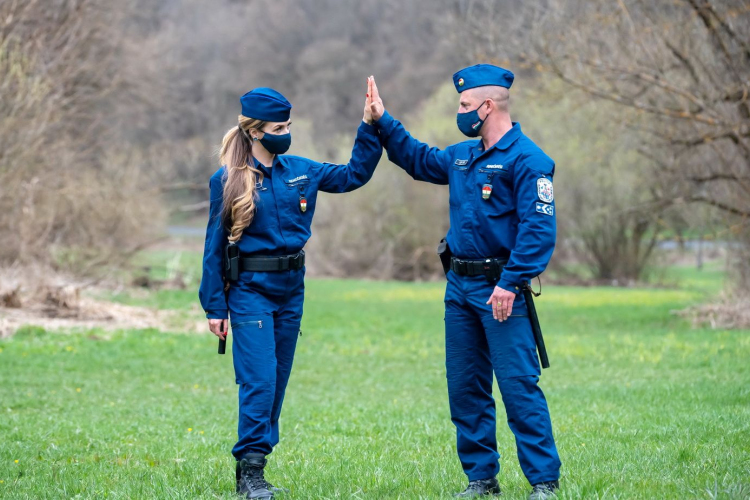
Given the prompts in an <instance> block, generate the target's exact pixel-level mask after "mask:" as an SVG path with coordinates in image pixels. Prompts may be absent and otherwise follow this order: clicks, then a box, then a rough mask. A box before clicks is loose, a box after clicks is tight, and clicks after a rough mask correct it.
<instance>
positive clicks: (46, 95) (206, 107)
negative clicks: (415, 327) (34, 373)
mask: <svg viewBox="0 0 750 500" xmlns="http://www.w3.org/2000/svg"><path fill="white" fill-rule="evenodd" d="M584 7H585V8H584ZM749 24H750V7H748V3H747V2H745V1H741V0H726V1H721V2H719V1H715V0H714V1H703V2H698V1H697V0H675V1H673V2H668V3H661V2H660V3H657V4H652V3H648V2H644V1H641V0H623V1H622V2H585V4H584V3H583V2H568V1H562V0H560V1H558V0H548V1H546V2H542V3H538V4H536V3H535V4H534V5H530V4H528V3H526V4H523V6H522V7H520V6H519V4H518V3H517V2H512V1H510V0H437V1H434V0H433V1H427V0H414V1H410V2H396V1H393V0H382V1H378V2H347V1H345V0H316V1H314V2H313V1H312V0H295V1H291V0H275V1H271V0H251V1H239V0H218V1H216V2H211V3H208V2H200V1H198V0H161V1H156V2H154V1H149V2H147V1H145V0H125V1H123V2H119V3H116V4H111V3H110V2H105V1H103V0H49V1H36V0H31V1H25V2H20V1H6V2H3V3H2V4H0V96H2V98H1V99H0V116H2V119H1V120H0V237H1V238H2V241H3V244H2V245H0V262H1V263H2V265H3V266H5V267H23V266H29V265H31V266H37V265H39V264H44V265H45V266H48V267H49V268H53V269H58V270H62V271H65V272H70V273H73V274H75V275H80V276H97V275H100V274H101V273H102V271H106V270H111V269H115V268H118V267H121V266H123V265H127V262H128V259H129V258H130V256H132V255H133V254H134V253H135V252H137V251H138V250H140V249H142V248H144V247H147V246H148V245H150V244H152V243H153V242H154V241H158V239H159V238H161V237H162V236H163V235H164V233H165V228H166V227H167V225H168V224H169V223H170V222H171V223H175V222H176V223H180V224H182V223H186V224H199V223H201V221H202V220H204V219H205V217H206V213H207V212H206V197H207V189H206V188H207V180H208V177H209V176H210V175H211V174H212V173H213V172H214V171H215V169H216V168H218V159H217V157H216V154H215V153H216V149H217V147H218V145H219V142H220V139H221V137H222V135H223V133H224V132H225V131H226V130H227V129H228V128H230V127H231V126H233V125H234V124H236V118H237V114H238V97H239V96H240V95H241V94H243V93H244V92H246V91H247V90H249V89H251V88H253V87H257V86H272V87H274V88H277V89H278V90H280V91H281V92H282V93H284V94H285V95H286V96H287V97H288V98H289V99H290V100H291V101H292V103H293V105H294V115H293V117H294V121H295V125H294V141H293V145H292V150H291V151H290V153H291V154H297V155H302V156H308V157H311V158H313V159H317V160H321V161H337V162H346V161H347V159H348V156H349V152H350V148H351V144H352V140H353V136H354V132H355V130H356V127H357V124H358V122H359V120H360V118H361V113H362V111H361V110H362V101H363V98H364V93H365V89H366V86H365V79H366V77H367V76H368V75H370V74H373V75H375V76H376V78H377V80H378V84H379V87H380V90H381V94H382V95H383V97H384V100H385V104H386V107H387V109H388V110H389V111H390V112H391V113H392V114H393V115H394V116H396V117H398V118H400V119H402V121H403V122H404V123H405V124H406V125H407V128H408V129H409V130H410V131H411V132H412V133H413V135H414V136H416V137H417V138H419V139H421V140H423V141H425V142H428V143H430V144H434V145H437V146H446V145H448V144H450V143H453V142H457V141H459V140H462V138H463V137H462V136H461V135H460V133H459V132H458V130H457V129H456V127H455V112H456V105H457V104H456V103H457V96H456V93H455V90H454V89H453V88H452V85H451V80H450V76H451V75H452V73H453V72H455V71H456V70H458V69H460V68H461V67H464V66H467V65H470V64H474V63H479V62H491V63H495V64H500V65H503V66H506V67H508V68H509V69H511V70H513V71H514V72H515V73H516V75H517V78H516V83H515V85H514V87H513V89H512V104H511V114H512V116H513V118H514V120H518V121H520V122H521V123H522V125H523V128H524V131H525V132H526V133H527V134H528V135H529V136H530V137H531V138H532V139H534V140H535V141H536V142H537V143H538V144H539V145H540V146H541V147H542V148H543V149H545V151H547V152H548V153H549V154H550V156H552V157H553V158H554V159H555V160H556V163H557V174H556V177H555V184H556V194H557V201H556V203H557V207H558V224H559V235H558V247H557V250H556V253H555V257H554V261H553V263H552V268H553V270H555V271H556V276H557V277H559V278H562V279H567V280H568V281H581V280H584V281H586V280H588V281H596V282H600V283H618V284H623V283H625V284H627V283H633V282H637V281H639V280H642V279H644V278H646V277H647V276H648V275H649V273H651V272H652V271H653V268H654V266H655V263H658V257H659V255H658V254H659V252H658V245H659V243H660V242H662V241H665V240H674V241H677V242H678V243H679V242H688V243H689V242H694V241H702V240H705V239H710V240H716V241H720V242H722V243H726V245H725V246H724V247H725V248H729V249H730V250H731V252H732V256H731V259H732V260H731V263H730V266H732V268H733V270H734V269H736V271H735V272H733V273H732V275H733V276H734V277H736V278H737V279H736V285H737V288H738V289H747V288H748V286H749V285H748V283H749V282H750V278H749V277H748V266H749V265H750V264H748V263H750V254H748V248H750V244H749V242H750V229H749V227H748V218H750V205H748V200H750V125H749V123H750V112H749V111H748V109H749V108H748V106H749V104H748V90H749V89H750V40H749V35H748V33H750V26H748V25H749ZM447 224H448V221H447V192H446V191H445V190H444V189H442V188H440V187H436V186H430V185H425V184H422V183H416V182H414V181H412V180H411V179H409V178H408V177H407V176H406V175H405V174H404V173H403V172H401V171H400V169H398V168H396V167H394V166H393V165H391V164H389V163H388V162H387V160H386V159H384V160H383V162H382V164H381V165H380V166H379V167H378V170H377V172H376V175H375V177H374V179H373V181H371V183H370V184H368V185H367V186H365V187H364V188H363V189H361V190H359V191H357V192H355V193H352V194H349V195H346V196H337V195H330V196H322V197H321V199H320V202H319V204H318V209H317V212H316V219H315V223H314V226H313V229H314V235H313V238H312V240H311V241H310V244H309V252H310V255H311V259H310V261H311V265H310V269H311V271H312V272H313V273H314V274H318V275H336V276H367V277H375V278H384V279H391V278H396V279H429V278H431V277H436V276H438V275H439V273H440V271H439V267H438V266H439V264H438V262H437V259H436V258H435V255H434V248H435V245H436V242H437V241H439V239H440V238H441V237H442V236H443V235H444V234H445V232H446V230H447V228H448V226H447Z"/></svg>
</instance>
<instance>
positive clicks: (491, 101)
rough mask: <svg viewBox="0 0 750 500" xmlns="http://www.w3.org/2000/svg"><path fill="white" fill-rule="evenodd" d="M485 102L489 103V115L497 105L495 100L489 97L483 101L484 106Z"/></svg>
mask: <svg viewBox="0 0 750 500" xmlns="http://www.w3.org/2000/svg"><path fill="white" fill-rule="evenodd" d="M485 104H486V105H487V115H489V114H490V112H491V111H493V110H494V109H495V108H496V107H497V106H495V101H493V100H492V99H489V98H488V99H485V100H484V102H483V103H482V106H484V105H485ZM485 119H486V118H485Z"/></svg>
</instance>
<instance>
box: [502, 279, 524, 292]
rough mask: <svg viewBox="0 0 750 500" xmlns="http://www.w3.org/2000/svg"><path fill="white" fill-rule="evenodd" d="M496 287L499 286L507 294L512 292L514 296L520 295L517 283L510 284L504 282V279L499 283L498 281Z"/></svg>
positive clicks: (519, 286)
mask: <svg viewBox="0 0 750 500" xmlns="http://www.w3.org/2000/svg"><path fill="white" fill-rule="evenodd" d="M497 286H499V287H500V288H502V289H503V290H507V291H509V292H513V293H515V294H516V295H518V294H519V293H521V285H520V284H518V283H511V282H510V281H508V280H505V279H501V280H500V281H498V283H497Z"/></svg>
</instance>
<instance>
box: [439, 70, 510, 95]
mask: <svg viewBox="0 0 750 500" xmlns="http://www.w3.org/2000/svg"><path fill="white" fill-rule="evenodd" d="M513 78H515V77H514V76H513V73H512V72H510V71H508V70H507V69H503V68H501V67H499V66H493V65H492V64H477V65H475V66H469V67H468V68H464V69H462V70H461V71H457V72H456V73H454V75H453V85H455V86H456V90H457V91H458V93H459V94H460V93H461V92H463V91H464V90H468V89H473V88H475V87H485V86H487V85H497V86H498V87H505V88H506V89H509V88H510V86H511V85H513Z"/></svg>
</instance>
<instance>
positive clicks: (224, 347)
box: [219, 320, 227, 354]
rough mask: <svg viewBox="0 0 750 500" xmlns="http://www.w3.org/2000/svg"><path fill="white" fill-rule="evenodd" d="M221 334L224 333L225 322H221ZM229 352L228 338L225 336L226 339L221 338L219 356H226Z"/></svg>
mask: <svg viewBox="0 0 750 500" xmlns="http://www.w3.org/2000/svg"><path fill="white" fill-rule="evenodd" d="M219 333H224V320H222V321H221V326H219ZM226 352H227V337H226V335H224V338H223V339H222V338H221V337H219V354H225V353H226Z"/></svg>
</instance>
